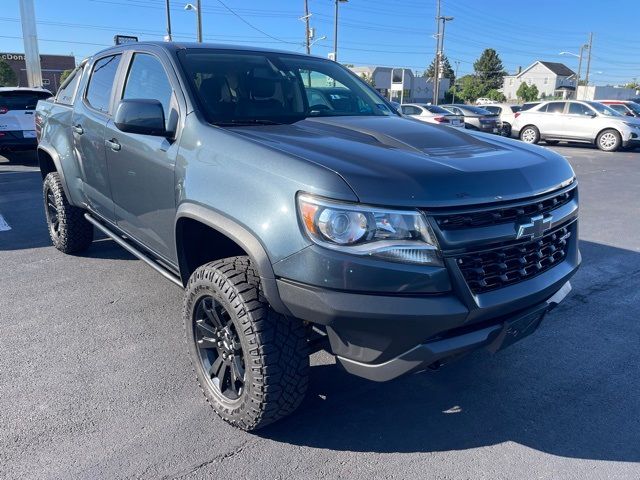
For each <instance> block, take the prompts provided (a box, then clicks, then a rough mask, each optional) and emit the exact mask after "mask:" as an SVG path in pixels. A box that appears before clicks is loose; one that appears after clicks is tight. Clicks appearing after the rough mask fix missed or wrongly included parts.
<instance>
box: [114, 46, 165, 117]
mask: <svg viewBox="0 0 640 480" xmlns="http://www.w3.org/2000/svg"><path fill="white" fill-rule="evenodd" d="M172 93H173V89H172V88H171V83H170V82H169V79H168V78H167V74H166V72H165V71H164V68H163V67H162V64H161V63H160V61H159V60H158V59H157V58H155V57H154V56H152V55H148V54H145V53H136V54H135V55H134V56H133V61H132V63H131V67H130V68H129V74H128V76H127V83H126V84H125V87H124V92H123V93H122V98H142V99H147V100H158V101H159V102H160V103H162V108H163V109H164V118H165V119H168V118H169V108H170V106H171V95H172Z"/></svg>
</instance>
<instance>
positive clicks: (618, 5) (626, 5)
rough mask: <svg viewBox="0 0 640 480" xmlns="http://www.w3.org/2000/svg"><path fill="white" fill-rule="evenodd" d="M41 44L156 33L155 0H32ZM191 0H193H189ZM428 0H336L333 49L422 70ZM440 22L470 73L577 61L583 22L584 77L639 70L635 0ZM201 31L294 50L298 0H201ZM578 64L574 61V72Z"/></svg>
mask: <svg viewBox="0 0 640 480" xmlns="http://www.w3.org/2000/svg"><path fill="white" fill-rule="evenodd" d="M34 1H35V10H36V17H37V29H38V36H39V39H40V53H41V54H46V53H50V54H54V53H56V54H69V53H72V54H73V55H75V56H76V58H77V60H81V59H82V58H84V57H86V56H89V55H91V54H92V53H95V52H96V51H98V50H101V49H102V48H105V47H108V46H110V45H112V44H113V36H114V35H115V34H126V35H137V36H138V37H139V38H140V39H141V40H142V39H144V40H162V38H163V36H164V35H165V33H166V19H165V9H164V8H165V7H164V5H165V0H34ZM187 1H188V0H181V1H178V0H171V7H172V8H171V20H172V29H173V32H174V40H176V41H193V40H195V31H196V29H195V23H196V21H195V14H194V12H192V11H185V10H184V5H185V4H186V3H187ZM191 1H192V2H193V3H195V0H191ZM436 1H437V0H349V1H348V2H347V3H340V15H339V43H338V56H339V60H340V62H342V63H351V64H355V65H384V66H395V67H408V68H411V69H412V70H416V71H420V72H422V71H423V70H424V69H425V68H426V67H427V66H428V64H429V63H430V62H431V60H432V59H433V56H434V51H435V39H434V38H433V35H434V33H435V31H436V24H435V15H436V13H435V12H436ZM441 2H442V3H441V4H442V11H441V14H442V15H446V16H452V17H454V20H453V21H451V22H448V23H447V27H446V35H445V45H444V52H445V55H447V57H448V58H449V60H450V61H451V64H452V66H453V67H454V68H456V64H455V63H454V62H456V61H457V62H459V63H458V67H459V72H458V73H459V75H460V76H461V75H464V74H467V73H471V72H472V71H473V62H474V61H475V60H476V59H477V58H478V56H479V55H480V53H481V52H482V50H483V49H485V48H494V49H495V50H497V52H498V54H499V55H500V58H501V59H502V62H503V64H504V67H505V69H506V70H507V71H508V72H509V73H512V72H515V71H516V70H517V69H518V67H519V66H522V67H523V68H524V67H527V66H528V65H530V64H531V63H533V62H534V61H536V60H545V61H550V62H562V63H565V64H566V65H567V66H568V67H569V68H571V69H573V70H574V71H577V67H578V59H577V58H575V57H573V56H570V55H560V52H561V51H568V52H572V53H576V54H577V53H578V52H579V49H580V45H582V44H584V43H586V42H587V41H588V37H589V33H590V32H593V49H592V60H591V74H590V81H591V83H592V84H596V85H607V84H612V85H615V84H623V83H626V82H629V81H632V80H633V79H634V78H636V77H637V78H638V79H640V40H639V39H638V35H637V31H636V30H635V29H636V28H637V25H638V18H639V16H638V11H639V10H640V9H639V8H638V5H639V4H638V2H637V0H609V1H604V0H562V1H558V0H528V1H513V0H441ZM202 5H203V15H202V24H203V36H204V40H205V41H208V42H214V43H229V44H237V45H255V46H261V47H273V48H278V49H281V50H291V51H296V52H304V46H303V41H304V22H303V21H302V20H300V17H302V16H303V15H304V0H202ZM0 7H2V8H1V9H0V52H23V51H24V47H23V44H22V30H21V25H20V8H19V0H0ZM309 9H310V11H311V14H312V16H311V25H312V27H314V28H315V30H316V38H318V39H319V38H320V37H322V36H326V37H327V38H326V39H325V40H318V41H317V42H316V43H315V45H314V46H313V48H312V53H313V54H315V55H321V56H325V57H326V56H327V54H328V53H329V52H331V51H332V50H333V22H334V0H309ZM585 67H586V56H585V62H584V63H583V68H582V77H583V78H584V72H585Z"/></svg>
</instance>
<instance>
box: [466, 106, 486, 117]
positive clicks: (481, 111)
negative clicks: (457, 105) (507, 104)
mask: <svg viewBox="0 0 640 480" xmlns="http://www.w3.org/2000/svg"><path fill="white" fill-rule="evenodd" d="M464 109H465V110H467V111H469V112H471V113H473V114H475V115H490V114H491V112H489V111H488V110H487V109H486V108H484V107H482V108H480V107H474V106H471V105H465V106H464Z"/></svg>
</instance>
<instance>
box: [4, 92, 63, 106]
mask: <svg viewBox="0 0 640 480" xmlns="http://www.w3.org/2000/svg"><path fill="white" fill-rule="evenodd" d="M50 96H51V94H50V93H49V92H29V91H20V90H15V91H12V92H0V109H2V110H3V111H10V110H35V109H36V104H37V103H38V100H44V99H45V98H49V97H50Z"/></svg>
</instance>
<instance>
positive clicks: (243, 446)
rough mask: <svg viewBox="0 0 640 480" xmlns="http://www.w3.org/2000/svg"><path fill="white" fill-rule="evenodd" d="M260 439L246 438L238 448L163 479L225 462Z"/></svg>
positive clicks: (180, 476)
mask: <svg viewBox="0 0 640 480" xmlns="http://www.w3.org/2000/svg"><path fill="white" fill-rule="evenodd" d="M258 441H259V439H256V438H254V439H252V440H246V441H244V442H242V443H241V444H240V445H238V446H237V447H236V448H234V449H233V450H231V451H229V452H225V453H220V454H218V455H216V456H215V457H213V458H210V459H208V460H205V461H203V462H201V463H198V464H197V465H192V466H191V467H189V468H185V469H184V470H181V471H179V472H177V473H173V474H171V475H165V476H163V477H162V479H163V480H165V479H178V478H184V477H186V476H188V475H191V474H192V473H195V472H197V471H198V470H200V469H201V468H205V467H207V466H209V465H211V464H213V463H217V462H220V463H222V462H224V461H225V460H227V459H229V458H232V457H234V456H236V455H238V454H239V453H241V452H242V451H243V450H245V449H246V448H247V447H250V446H251V445H253V444H254V443H258Z"/></svg>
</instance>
